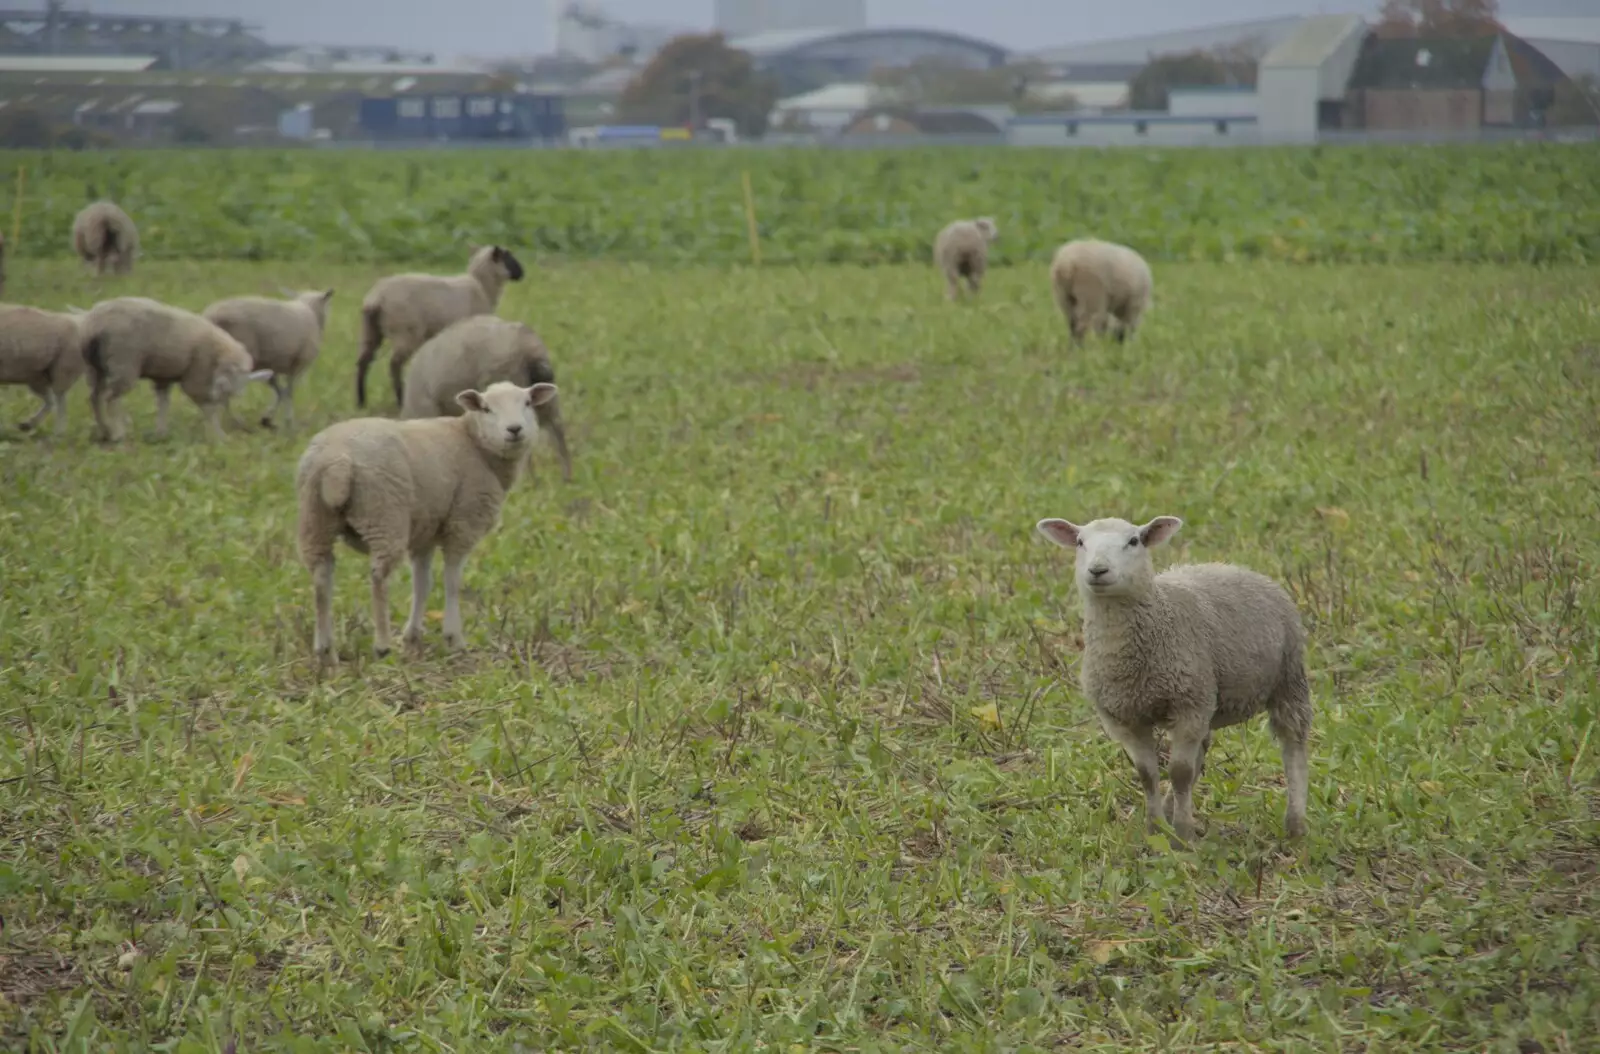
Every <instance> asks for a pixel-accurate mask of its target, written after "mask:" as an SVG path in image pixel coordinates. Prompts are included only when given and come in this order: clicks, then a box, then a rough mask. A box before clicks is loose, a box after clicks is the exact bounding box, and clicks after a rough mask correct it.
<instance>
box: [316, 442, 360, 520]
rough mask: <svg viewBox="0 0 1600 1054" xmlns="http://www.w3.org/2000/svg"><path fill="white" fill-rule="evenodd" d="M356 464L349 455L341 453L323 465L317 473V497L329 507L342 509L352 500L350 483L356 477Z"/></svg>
mask: <svg viewBox="0 0 1600 1054" xmlns="http://www.w3.org/2000/svg"><path fill="white" fill-rule="evenodd" d="M354 475H355V471H354V466H353V465H352V464H351V462H350V458H349V457H348V456H347V455H344V454H340V455H338V456H336V457H334V458H333V459H332V460H330V461H328V462H326V463H325V464H324V465H323V466H322V471H320V472H319V473H317V481H316V488H317V498H318V500H320V501H321V502H322V504H323V505H325V506H327V507H328V508H329V509H342V508H344V507H345V505H346V504H347V503H348V502H349V501H350V485H351V482H352V481H353V479H354Z"/></svg>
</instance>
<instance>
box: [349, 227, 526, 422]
mask: <svg viewBox="0 0 1600 1054" xmlns="http://www.w3.org/2000/svg"><path fill="white" fill-rule="evenodd" d="M522 274H523V271H522V263H521V262H520V261H519V260H518V259H517V258H516V257H515V256H513V255H511V251H510V250H508V249H502V248H500V247H499V246H498V245H489V246H485V247H484V248H481V249H479V250H478V251H476V252H474V253H473V254H472V259H471V260H470V261H469V262H468V264H467V273H466V274H462V275H452V276H449V277H446V276H444V275H433V274H396V275H390V276H389V277H387V278H380V279H379V280H378V282H377V283H376V284H375V285H374V286H373V287H372V290H371V291H370V292H369V293H367V297H366V299H365V300H363V301H362V302H361V357H360V358H359V359H357V360H356V405H357V406H362V407H365V406H366V405H367V370H368V369H369V368H371V366H372V360H373V359H374V358H376V357H377V354H378V349H379V348H380V347H382V346H383V342H384V340H386V339H387V340H388V341H389V344H390V345H391V349H392V350H391V353H390V359H389V379H390V380H391V381H392V382H393V384H394V401H395V405H397V406H399V405H402V404H404V402H405V379H404V378H405V368H406V363H407V362H408V361H410V359H411V356H412V355H414V354H416V351H417V349H418V348H420V347H422V344H423V342H424V341H426V340H427V339H428V338H429V337H432V336H433V335H434V334H436V333H439V332H441V331H443V330H444V328H445V327H446V326H448V325H450V324H451V323H452V322H458V321H460V320H461V319H463V318H470V317H471V316H473V315H492V314H493V313H494V312H495V309H496V308H498V307H499V306H500V294H501V293H502V292H504V291H505V287H506V283H507V282H520V281H521V280H522Z"/></svg>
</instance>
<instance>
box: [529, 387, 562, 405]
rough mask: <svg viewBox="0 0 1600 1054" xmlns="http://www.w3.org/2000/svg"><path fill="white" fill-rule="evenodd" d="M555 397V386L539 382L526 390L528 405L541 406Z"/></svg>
mask: <svg viewBox="0 0 1600 1054" xmlns="http://www.w3.org/2000/svg"><path fill="white" fill-rule="evenodd" d="M555 397H556V386H555V385H553V384H547V383H545V382H544V381H540V382H539V383H538V384H535V385H534V386H533V387H532V388H529V389H528V405H529V406H543V405H544V404H545V403H547V402H549V401H550V400H551V399H554V398H555Z"/></svg>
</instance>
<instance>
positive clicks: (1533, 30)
mask: <svg viewBox="0 0 1600 1054" xmlns="http://www.w3.org/2000/svg"><path fill="white" fill-rule="evenodd" d="M1500 24H1501V25H1503V26H1505V27H1506V29H1507V30H1508V31H1510V32H1511V33H1512V34H1514V35H1516V36H1519V37H1521V38H1522V39H1523V40H1560V41H1564V42H1568V43H1573V44H1600V15H1596V16H1594V17H1592V18H1502V19H1501V20H1500Z"/></svg>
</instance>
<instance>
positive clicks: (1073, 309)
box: [1050, 238, 1155, 344]
mask: <svg viewBox="0 0 1600 1054" xmlns="http://www.w3.org/2000/svg"><path fill="white" fill-rule="evenodd" d="M1154 286H1155V280H1154V279H1153V278H1152V277H1151V274H1150V265H1149V264H1148V263H1146V262H1145V259H1144V257H1142V256H1140V255H1139V254H1138V253H1137V252H1134V251H1133V250H1132V249H1130V248H1128V247H1127V246H1126V245H1117V244H1115V243H1114V242H1103V241H1098V240H1095V239H1093V238H1085V239H1080V240H1078V241H1070V242H1068V243H1067V244H1065V245H1063V246H1062V247H1061V248H1060V249H1058V250H1056V255H1055V259H1054V260H1052V261H1051V263H1050V288H1051V290H1052V291H1053V292H1054V293H1055V298H1056V305H1057V306H1058V307H1060V308H1061V313H1062V314H1063V315H1065V316H1066V319H1067V327H1068V328H1069V329H1070V330H1071V331H1072V339H1073V341H1074V342H1079V343H1081V342H1082V340H1083V338H1084V336H1085V335H1086V334H1088V333H1090V332H1094V333H1102V334H1103V333H1105V332H1106V331H1107V330H1111V331H1113V332H1114V333H1115V335H1116V339H1117V343H1118V344H1121V343H1122V342H1123V341H1125V340H1127V339H1128V338H1129V337H1131V336H1133V334H1134V332H1135V331H1136V330H1137V329H1138V328H1139V321H1140V319H1142V318H1143V317H1144V314H1145V312H1146V311H1148V310H1150V303H1151V299H1152V297H1153V291H1154Z"/></svg>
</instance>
